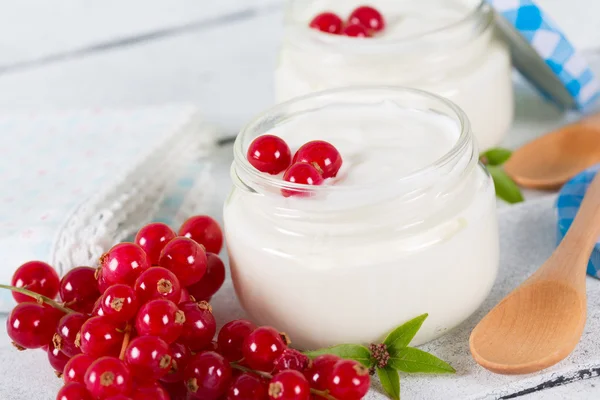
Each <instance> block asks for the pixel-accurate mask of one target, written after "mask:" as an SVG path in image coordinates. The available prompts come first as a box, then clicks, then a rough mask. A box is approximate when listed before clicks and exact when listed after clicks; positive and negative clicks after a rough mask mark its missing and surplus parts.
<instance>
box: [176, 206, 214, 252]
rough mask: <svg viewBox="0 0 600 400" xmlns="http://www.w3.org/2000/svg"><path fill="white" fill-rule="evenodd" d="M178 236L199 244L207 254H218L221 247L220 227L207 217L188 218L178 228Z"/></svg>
mask: <svg viewBox="0 0 600 400" xmlns="http://www.w3.org/2000/svg"><path fill="white" fill-rule="evenodd" d="M179 236H185V237H187V238H190V239H192V240H193V241H195V242H196V243H198V244H201V245H202V246H204V248H205V249H206V251H207V252H211V253H215V254H219V252H220V251H221V248H222V247H223V232H222V231H221V227H220V226H219V223H218V222H217V221H215V220H214V219H213V218H211V217H209V216H208V215H196V216H195V217H191V218H189V219H188V220H187V221H185V222H184V223H183V225H181V228H179Z"/></svg>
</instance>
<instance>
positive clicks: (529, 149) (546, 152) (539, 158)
mask: <svg viewBox="0 0 600 400" xmlns="http://www.w3.org/2000/svg"><path fill="white" fill-rule="evenodd" d="M598 163H600V114H595V115H593V116H590V117H587V118H585V119H582V120H581V121H579V122H576V123H574V124H570V125H567V126H564V127H562V128H560V129H559V130H557V131H554V132H551V133H549V134H547V135H544V136H542V137H541V138H539V139H536V140H534V141H532V142H530V143H528V144H526V145H525V146H523V147H521V148H520V149H518V150H516V151H515V152H514V153H513V154H512V156H511V157H510V159H509V160H508V161H507V162H506V163H505V164H504V169H505V171H506V173H507V174H508V175H509V176H510V177H511V178H512V179H513V180H514V181H515V182H517V183H518V184H519V185H520V186H523V187H526V188H532V189H547V190H552V189H558V188H560V187H561V186H562V185H564V184H565V183H566V182H567V181H568V180H570V179H571V178H573V177H574V176H575V175H577V174H578V173H579V172H581V171H583V170H584V169H586V168H589V167H591V166H592V165H594V164H598Z"/></svg>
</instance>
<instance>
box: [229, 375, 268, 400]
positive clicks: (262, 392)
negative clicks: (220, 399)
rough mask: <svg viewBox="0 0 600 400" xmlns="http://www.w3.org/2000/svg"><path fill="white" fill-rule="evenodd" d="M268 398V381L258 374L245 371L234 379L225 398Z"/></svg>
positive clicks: (230, 399) (233, 399) (251, 399)
mask: <svg viewBox="0 0 600 400" xmlns="http://www.w3.org/2000/svg"><path fill="white" fill-rule="evenodd" d="M267 398H268V397H267V383H266V382H265V381H264V380H262V379H261V378H259V377H258V376H256V375H251V374H248V373H243V374H241V375H238V376H237V377H236V378H235V379H234V380H233V382H232V383H231V386H229V391H228V392H227V397H226V399H225V400H265V399H267Z"/></svg>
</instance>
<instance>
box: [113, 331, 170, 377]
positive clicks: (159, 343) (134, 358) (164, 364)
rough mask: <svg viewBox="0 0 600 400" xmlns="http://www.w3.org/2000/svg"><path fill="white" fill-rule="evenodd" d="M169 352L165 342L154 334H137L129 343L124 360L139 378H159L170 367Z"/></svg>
mask: <svg viewBox="0 0 600 400" xmlns="http://www.w3.org/2000/svg"><path fill="white" fill-rule="evenodd" d="M171 360H172V358H171V352H170V350H169V345H168V344H167V342H165V341H164V340H162V339H161V338H158V337H156V336H139V337H136V338H135V339H133V340H132V341H131V343H129V346H128V347H127V350H126V352H125V362H126V363H127V365H128V366H129V369H130V370H131V373H132V374H133V375H135V376H136V377H137V378H140V379H144V380H147V379H155V380H156V379H160V378H162V377H163V376H165V375H166V374H167V373H168V372H169V370H170V369H171Z"/></svg>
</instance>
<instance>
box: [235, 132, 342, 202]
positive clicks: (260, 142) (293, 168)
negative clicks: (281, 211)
mask: <svg viewBox="0 0 600 400" xmlns="http://www.w3.org/2000/svg"><path fill="white" fill-rule="evenodd" d="M246 157H247V158H248V161H249V162H250V164H252V166H253V167H254V168H256V169H257V170H259V171H260V172H266V173H268V174H271V175H277V174H279V173H281V172H283V171H285V172H283V180H284V181H287V182H292V183H300V184H304V185H313V186H318V185H321V184H322V183H323V182H324V181H325V179H327V178H334V177H335V176H336V175H337V173H338V171H339V170H340V168H341V167H342V156H341V154H340V152H339V151H338V150H337V149H336V148H335V146H333V145H332V144H331V143H328V142H325V141H323V140H313V141H311V142H308V143H306V144H304V145H302V146H301V147H300V148H299V149H298V151H296V153H295V154H294V157H293V158H292V153H291V151H290V147H289V146H288V144H287V143H286V142H285V141H284V140H283V139H281V138H280V137H278V136H274V135H261V136H259V137H257V138H256V139H254V140H253V141H252V143H250V146H249V147H248V152H247V155H246ZM282 194H283V195H284V196H286V197H289V196H293V195H304V196H305V195H307V192H305V191H297V190H296V191H294V190H291V189H284V190H282Z"/></svg>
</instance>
